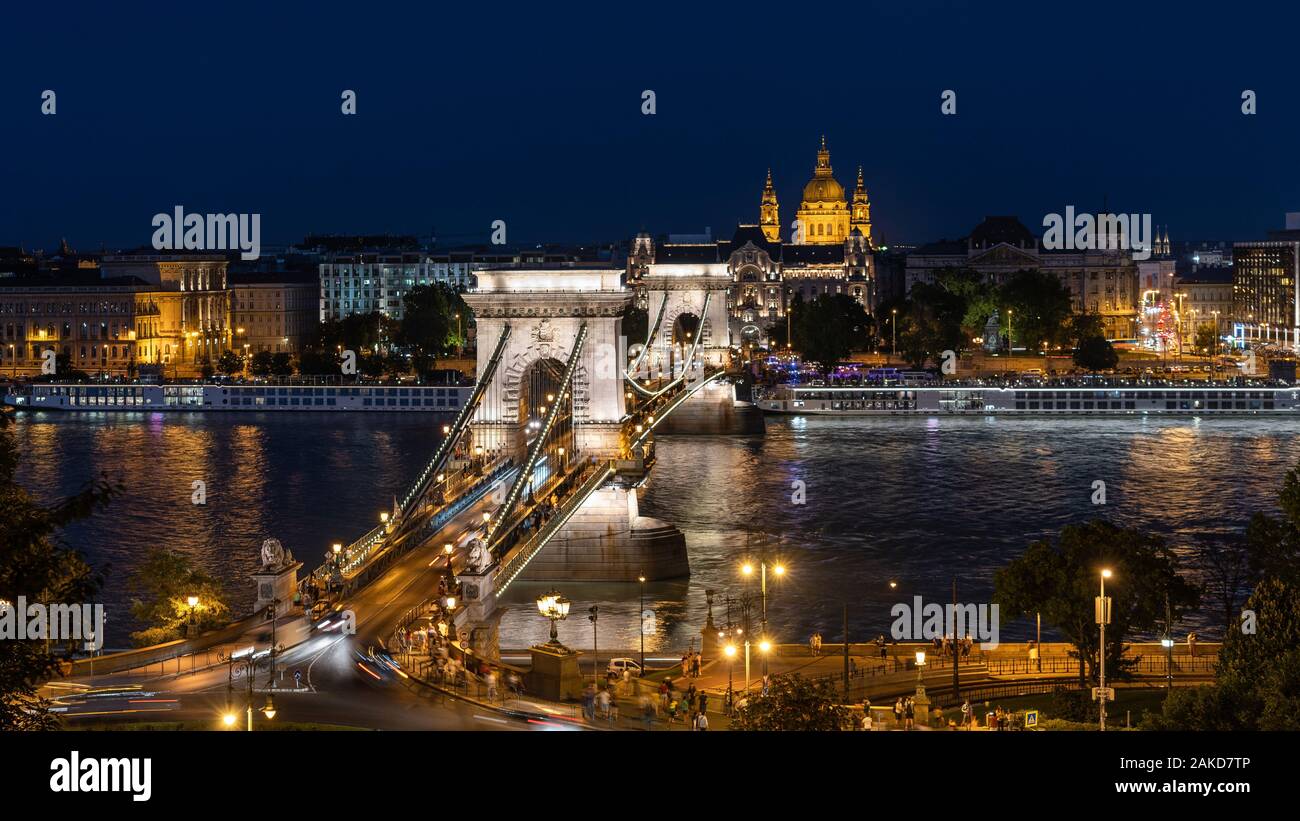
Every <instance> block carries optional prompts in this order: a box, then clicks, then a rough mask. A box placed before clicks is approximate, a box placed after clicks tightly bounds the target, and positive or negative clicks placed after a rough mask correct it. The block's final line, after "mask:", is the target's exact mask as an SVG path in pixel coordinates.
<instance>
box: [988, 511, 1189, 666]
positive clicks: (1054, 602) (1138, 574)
mask: <svg viewBox="0 0 1300 821" xmlns="http://www.w3.org/2000/svg"><path fill="white" fill-rule="evenodd" d="M1102 568H1109V569H1110V570H1111V571H1112V572H1113V577H1112V578H1111V580H1110V581H1108V582H1107V583H1106V591H1107V595H1109V596H1111V597H1112V607H1111V613H1112V621H1111V623H1110V624H1109V625H1108V626H1107V627H1106V668H1107V670H1109V671H1112V672H1113V673H1114V674H1115V676H1116V677H1123V675H1124V670H1125V668H1126V667H1127V666H1128V665H1129V664H1130V663H1131V661H1127V660H1125V659H1124V658H1123V651H1124V647H1123V645H1124V639H1125V637H1126V636H1128V635H1129V634H1131V633H1132V632H1134V631H1141V630H1151V629H1153V628H1154V627H1155V626H1156V623H1157V621H1159V620H1163V618H1164V612H1165V611H1164V602H1165V596H1166V594H1167V595H1168V597H1169V606H1170V610H1171V611H1172V613H1173V614H1174V616H1175V617H1177V616H1178V615H1179V614H1181V613H1182V612H1184V611H1186V610H1187V609H1188V608H1190V607H1193V606H1194V605H1195V604H1196V602H1197V592H1196V589H1195V587H1194V586H1193V585H1192V584H1190V583H1189V582H1188V581H1187V580H1186V579H1184V578H1182V577H1181V576H1180V575H1178V570H1179V566H1178V556H1177V554H1176V553H1175V552H1174V551H1173V550H1172V549H1170V547H1169V546H1168V545H1167V544H1165V542H1164V540H1163V539H1161V538H1160V537H1158V536H1149V535H1147V534H1144V533H1142V532H1140V531H1138V530H1127V529H1121V528H1118V527H1116V526H1115V525H1112V524H1110V523H1109V522H1105V521H1101V520H1096V521H1092V522H1089V523H1087V524H1082V525H1067V526H1066V527H1065V528H1063V529H1062V530H1061V534H1060V536H1059V537H1058V538H1057V540H1056V543H1055V544H1053V543H1052V542H1051V541H1049V540H1046V539H1045V540H1042V541H1038V542H1034V543H1033V544H1031V545H1030V546H1029V549H1028V550H1026V551H1025V552H1024V554H1022V555H1021V556H1020V557H1019V558H1017V559H1015V560H1013V561H1012V562H1011V563H1010V564H1008V565H1007V566H1006V567H1003V568H1002V569H1001V570H998V571H997V572H996V573H995V574H994V576H993V588H994V593H993V600H994V601H995V602H997V603H998V605H999V607H1001V609H1002V611H1003V612H1004V613H1012V614H1017V615H1020V616H1025V617H1032V616H1033V614H1035V613H1041V614H1042V617H1043V621H1044V622H1046V623H1048V624H1050V625H1052V626H1054V627H1055V628H1056V629H1057V630H1058V631H1059V632H1060V633H1061V634H1062V635H1064V636H1065V638H1066V640H1067V641H1069V642H1070V643H1071V644H1073V645H1074V647H1075V651H1076V655H1077V657H1078V659H1079V680H1080V684H1083V683H1084V681H1085V678H1086V679H1091V680H1096V677H1097V675H1096V668H1097V661H1098V635H1097V625H1096V622H1095V620H1094V611H1093V600H1094V598H1095V597H1096V596H1097V590H1098V580H1099V573H1100V571H1101V570H1102Z"/></svg>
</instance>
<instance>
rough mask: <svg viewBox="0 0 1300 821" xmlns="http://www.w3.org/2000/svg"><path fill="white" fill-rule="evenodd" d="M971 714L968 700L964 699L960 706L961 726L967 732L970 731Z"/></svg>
mask: <svg viewBox="0 0 1300 821" xmlns="http://www.w3.org/2000/svg"><path fill="white" fill-rule="evenodd" d="M971 712H972V710H971V706H970V699H966V700H965V701H963V702H962V705H961V726H962V727H963V728H965V729H967V730H969V729H970V720H971Z"/></svg>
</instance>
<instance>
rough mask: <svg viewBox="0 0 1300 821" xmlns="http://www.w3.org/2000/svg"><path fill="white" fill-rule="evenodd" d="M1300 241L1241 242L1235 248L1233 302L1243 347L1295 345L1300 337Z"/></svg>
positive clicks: (1237, 333) (1237, 334) (1235, 333)
mask: <svg viewBox="0 0 1300 821" xmlns="http://www.w3.org/2000/svg"><path fill="white" fill-rule="evenodd" d="M1297 288H1300V241H1295V240H1279V241H1268V242H1238V243H1235V244H1234V245H1233V247H1232V301H1233V312H1234V313H1235V317H1234V318H1235V320H1236V323H1237V325H1236V326H1235V327H1234V329H1233V335H1234V336H1236V337H1237V338H1238V339H1240V340H1242V342H1243V343H1251V342H1255V341H1261V340H1262V341H1267V342H1274V343H1277V344H1284V345H1294V343H1295V340H1296V337H1297V336H1298V335H1300V300H1297V299H1296V290H1297Z"/></svg>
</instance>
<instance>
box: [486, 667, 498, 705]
mask: <svg viewBox="0 0 1300 821" xmlns="http://www.w3.org/2000/svg"><path fill="white" fill-rule="evenodd" d="M486 678H487V696H488V701H496V700H497V674H496V672H495V671H493V670H488V674H487V676H486Z"/></svg>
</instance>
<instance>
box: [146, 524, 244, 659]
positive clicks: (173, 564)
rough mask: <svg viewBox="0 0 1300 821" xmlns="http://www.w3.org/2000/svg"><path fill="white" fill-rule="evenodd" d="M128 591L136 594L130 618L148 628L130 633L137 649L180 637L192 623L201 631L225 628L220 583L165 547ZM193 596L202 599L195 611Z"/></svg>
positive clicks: (226, 608) (153, 553)
mask: <svg viewBox="0 0 1300 821" xmlns="http://www.w3.org/2000/svg"><path fill="white" fill-rule="evenodd" d="M128 588H129V589H130V591H131V592H132V593H133V594H135V597H134V598H133V599H132V601H131V615H133V616H135V617H136V618H137V619H139V620H140V621H142V622H144V623H145V624H148V625H149V627H147V628H146V629H144V630H140V631H138V632H135V633H132V634H131V640H132V641H133V642H134V643H135V644H136V646H138V647H143V646H147V645H151V644H159V643H162V642H166V641H172V640H174V639H178V638H181V637H182V634H183V633H184V629H185V626H186V625H187V624H189V623H193V624H195V625H196V626H197V629H198V630H200V631H202V630H210V629H212V628H215V627H220V626H223V625H224V624H225V623H226V618H225V617H226V614H227V613H228V612H229V610H230V608H229V606H228V605H227V604H226V597H225V592H224V591H223V590H222V589H221V584H220V582H218V581H217V580H216V579H215V578H213V577H212V576H210V575H209V574H207V573H206V572H204V571H203V570H200V569H199V568H196V567H195V566H194V565H193V563H192V562H191V561H190V559H189V557H187V556H185V555H183V554H181V553H177V552H175V551H172V550H168V549H167V548H165V547H155V548H153V549H152V550H151V551H150V552H149V555H148V556H147V557H146V559H145V562H144V564H143V565H142V566H141V567H140V569H139V570H138V571H137V572H136V574H135V576H134V577H133V578H132V579H131V580H130V582H129V584H128ZM190 596H196V597H198V600H199V602H198V604H197V605H196V606H195V608H194V609H193V611H191V609H190V606H189V597H190Z"/></svg>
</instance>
